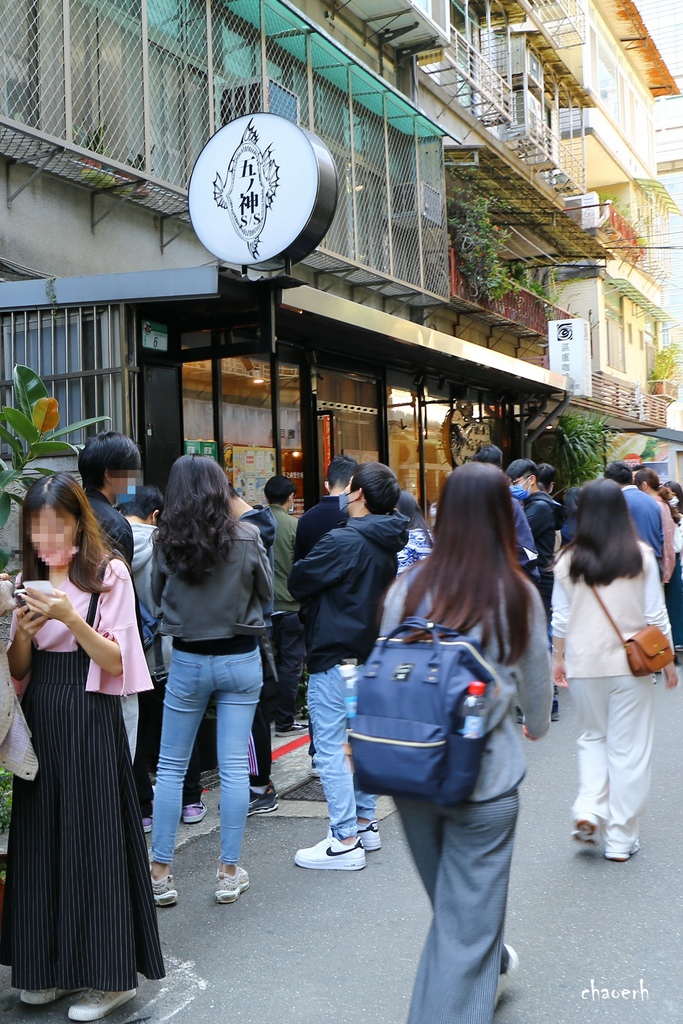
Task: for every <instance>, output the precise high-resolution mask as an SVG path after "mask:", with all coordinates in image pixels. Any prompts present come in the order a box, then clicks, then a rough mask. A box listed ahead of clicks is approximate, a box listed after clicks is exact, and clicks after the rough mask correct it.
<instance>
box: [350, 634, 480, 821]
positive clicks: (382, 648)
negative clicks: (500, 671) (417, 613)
mask: <svg viewBox="0 0 683 1024" xmlns="http://www.w3.org/2000/svg"><path fill="white" fill-rule="evenodd" d="M416 636H417V637H418V639H415V637H416ZM471 687H473V691H472V692H470V688H471ZM495 690H496V675H495V671H494V669H493V668H492V667H491V666H490V665H489V663H488V662H487V661H486V659H485V658H484V656H483V654H482V652H481V647H480V645H479V642H478V641H477V640H476V639H474V638H472V637H469V636H465V635H461V634H459V633H457V632H455V631H454V630H451V629H448V628H447V627H442V626H438V625H435V624H434V623H431V622H428V621H427V620H426V619H421V618H417V617H412V618H408V619H405V620H404V621H403V622H402V623H401V625H400V626H399V627H398V628H397V629H396V630H394V632H393V633H392V634H391V635H390V636H388V637H380V639H379V640H378V641H377V643H376V645H375V647H374V649H373V651H372V654H371V655H370V657H369V658H368V660H367V662H366V663H365V665H364V666H363V667H362V668H361V669H360V670H359V679H358V709H357V714H356V717H355V718H354V719H353V722H352V723H351V729H350V737H351V745H352V750H353V763H354V767H355V772H356V777H357V781H358V784H359V786H360V787H361V788H362V789H363V790H365V791H366V792H369V793H384V794H387V795H389V796H403V797H409V798H411V799H414V800H423V801H426V802H429V803H435V804H440V805H442V806H447V807H450V806H454V805H455V804H458V803H460V802H461V801H462V800H466V799H467V798H468V797H469V796H470V794H471V793H472V790H473V789H474V786H475V784H476V781H477V777H478V775H479V769H480V765H481V756H482V752H483V749H484V745H485V733H486V720H487V717H488V712H489V709H490V704H491V701H492V700H493V699H494V693H495Z"/></svg>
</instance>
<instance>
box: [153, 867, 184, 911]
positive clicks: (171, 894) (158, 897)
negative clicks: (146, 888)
mask: <svg viewBox="0 0 683 1024" xmlns="http://www.w3.org/2000/svg"><path fill="white" fill-rule="evenodd" d="M152 893H153V895H154V903H155V904H156V906H157V907H173V906H175V904H176V903H177V902H178V890H177V889H176V887H175V885H174V883H173V875H166V878H159V879H158V880H157V879H155V878H152Z"/></svg>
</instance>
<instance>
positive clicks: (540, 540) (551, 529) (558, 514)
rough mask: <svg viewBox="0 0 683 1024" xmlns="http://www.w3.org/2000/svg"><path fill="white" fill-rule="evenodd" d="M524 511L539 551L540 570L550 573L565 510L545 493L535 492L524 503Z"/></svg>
mask: <svg viewBox="0 0 683 1024" xmlns="http://www.w3.org/2000/svg"><path fill="white" fill-rule="evenodd" d="M524 511H525V513H526V517H527V519H528V521H529V528H530V529H531V533H532V535H533V538H534V541H535V543H536V550H537V551H538V568H539V569H540V570H541V572H549V571H550V569H551V567H552V562H553V558H554V556H555V531H556V530H560V529H561V528H562V524H563V522H564V509H563V508H562V506H561V505H559V504H558V503H557V502H556V501H555V500H554V498H551V497H550V495H549V494H547V493H546V492H545V491H534V493H533V494H530V495H529V497H528V498H527V499H526V501H525V502H524Z"/></svg>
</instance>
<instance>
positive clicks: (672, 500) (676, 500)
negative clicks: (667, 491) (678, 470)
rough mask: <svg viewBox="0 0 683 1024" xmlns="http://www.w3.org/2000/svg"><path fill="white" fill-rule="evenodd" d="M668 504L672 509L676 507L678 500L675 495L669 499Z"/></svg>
mask: <svg viewBox="0 0 683 1024" xmlns="http://www.w3.org/2000/svg"><path fill="white" fill-rule="evenodd" d="M669 504H670V505H671V507H672V508H676V505H678V498H677V497H676V496H675V495H674V497H673V498H669Z"/></svg>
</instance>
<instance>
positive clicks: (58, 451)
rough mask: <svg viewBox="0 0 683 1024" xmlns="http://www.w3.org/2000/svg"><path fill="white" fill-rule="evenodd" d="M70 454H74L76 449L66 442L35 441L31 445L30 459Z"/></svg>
mask: <svg viewBox="0 0 683 1024" xmlns="http://www.w3.org/2000/svg"><path fill="white" fill-rule="evenodd" d="M67 452H70V453H71V454H72V455H75V454H76V449H75V448H74V446H73V445H72V444H69V442H68V441H36V443H35V444H32V445H31V458H33V459H37V458H40V457H41V456H43V455H66V454H67Z"/></svg>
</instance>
